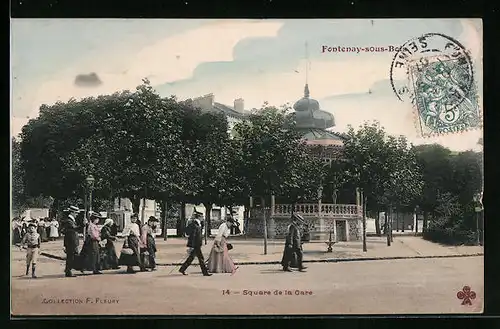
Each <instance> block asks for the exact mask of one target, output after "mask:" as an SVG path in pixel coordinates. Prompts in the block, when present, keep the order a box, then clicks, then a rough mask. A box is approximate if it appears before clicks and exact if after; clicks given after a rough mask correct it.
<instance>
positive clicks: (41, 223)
mask: <svg viewBox="0 0 500 329" xmlns="http://www.w3.org/2000/svg"><path fill="white" fill-rule="evenodd" d="M46 224H47V222H46V221H45V218H40V219H39V220H38V223H37V232H38V234H40V240H41V241H42V242H47V241H49V238H48V237H47V225H46Z"/></svg>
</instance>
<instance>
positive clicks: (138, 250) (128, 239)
mask: <svg viewBox="0 0 500 329" xmlns="http://www.w3.org/2000/svg"><path fill="white" fill-rule="evenodd" d="M79 212H80V209H79V208H78V207H75V206H71V207H69V208H68V209H66V210H64V213H65V217H64V218H63V220H62V221H61V229H62V233H63V235H64V250H65V252H66V267H65V276H66V277H74V276H75V275H74V274H73V273H72V270H79V271H81V272H82V273H84V272H85V271H92V273H93V274H102V272H101V271H102V270H109V269H119V268H120V265H123V266H126V267H127V273H135V271H134V269H133V268H134V267H139V269H140V271H147V270H148V269H150V270H151V271H154V270H156V252H157V248H156V242H155V236H154V232H155V230H156V226H157V223H158V221H157V219H156V218H154V217H150V218H149V220H148V222H147V223H146V224H144V225H141V223H140V221H139V219H138V215H137V214H133V215H132V216H131V223H130V224H129V225H128V226H126V227H125V229H124V230H123V236H124V238H125V239H124V243H123V246H122V250H121V252H120V257H118V256H117V253H116V250H115V245H114V241H116V232H113V227H114V226H115V225H114V222H113V220H112V219H110V218H106V216H101V215H100V214H99V213H96V212H93V213H91V214H90V220H89V222H88V223H84V225H85V228H86V229H85V230H84V232H85V234H84V242H83V246H82V249H81V251H80V252H79V251H78V247H79V237H78V230H79V227H78V224H77V221H76V217H77V215H78V214H79ZM202 219H203V214H202V213H199V212H196V211H195V212H194V213H193V216H192V218H191V219H190V220H189V222H188V224H187V227H186V236H187V247H188V256H187V258H186V260H185V261H184V262H183V264H182V265H181V267H180V268H179V272H180V273H181V274H183V275H187V273H186V270H187V268H188V267H189V266H190V265H191V263H192V262H193V260H194V258H195V257H196V258H198V261H199V264H200V267H201V270H202V273H203V275H204V276H211V275H212V273H234V272H235V271H236V270H237V269H238V267H237V266H236V265H235V264H234V262H233V260H232V259H231V257H230V256H229V250H231V249H233V246H232V244H230V243H228V242H227V239H228V237H229V236H230V235H231V233H232V231H233V232H234V228H235V227H237V226H238V225H237V222H236V221H235V220H234V219H233V218H232V216H230V217H229V219H227V220H226V221H225V222H224V223H222V224H221V225H220V226H219V229H218V232H217V235H216V236H215V239H214V242H213V245H212V248H211V251H210V254H209V257H208V260H207V261H205V259H204V257H203V253H202V250H201V248H202V246H203V234H202V228H203V223H202ZM101 221H104V225H103V226H102V227H101V228H99V226H98V224H99V222H101ZM304 224H305V221H304V219H303V218H302V216H300V215H298V214H293V215H292V219H291V224H290V225H289V226H288V232H287V236H286V241H285V249H284V251H283V257H282V261H281V265H282V266H283V271H286V272H291V269H290V268H298V270H299V271H304V270H305V269H306V267H305V266H303V262H302V261H303V253H302V242H301V235H300V227H301V226H302V225H304ZM37 228H38V225H37V223H35V222H30V223H29V224H28V228H27V229H26V234H25V235H24V236H23V237H22V239H21V241H20V242H19V244H20V245H21V246H25V245H26V246H27V249H26V275H28V274H29V269H30V266H31V269H32V277H34V278H36V274H35V269H36V261H37V258H38V255H39V249H40V244H41V242H42V239H41V234H40V233H39V232H38V231H37Z"/></svg>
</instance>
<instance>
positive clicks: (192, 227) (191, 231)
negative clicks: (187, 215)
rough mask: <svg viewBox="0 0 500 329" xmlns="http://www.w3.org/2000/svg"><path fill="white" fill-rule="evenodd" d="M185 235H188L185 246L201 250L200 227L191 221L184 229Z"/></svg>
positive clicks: (194, 221)
mask: <svg viewBox="0 0 500 329" xmlns="http://www.w3.org/2000/svg"><path fill="white" fill-rule="evenodd" d="M186 233H187V234H188V235H189V237H188V242H187V246H188V247H190V248H201V246H202V244H203V234H202V233H201V225H200V224H198V222H197V221H196V220H192V221H191V222H190V223H189V225H188V226H187V228H186Z"/></svg>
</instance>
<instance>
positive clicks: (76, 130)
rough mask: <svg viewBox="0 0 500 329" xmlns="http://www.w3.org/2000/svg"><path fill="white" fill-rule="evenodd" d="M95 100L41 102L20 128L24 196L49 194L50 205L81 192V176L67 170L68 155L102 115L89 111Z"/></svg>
mask: <svg viewBox="0 0 500 329" xmlns="http://www.w3.org/2000/svg"><path fill="white" fill-rule="evenodd" d="M95 103H96V99H94V98H85V99H83V100H81V101H79V102H77V101H75V100H74V99H71V100H70V101H68V102H67V103H62V102H58V103H56V104H54V105H52V106H47V105H42V106H41V107H40V116H39V117H38V118H36V119H32V120H30V121H29V122H28V124H27V125H25V126H24V127H23V130H22V133H21V164H22V167H23V170H24V173H25V175H24V177H25V191H26V195H27V196H31V197H36V196H39V195H50V196H52V197H54V199H55V200H54V204H53V207H54V208H55V209H57V208H60V202H61V201H62V200H64V199H66V198H68V197H79V196H80V195H81V194H82V188H81V185H82V178H81V177H80V176H79V175H78V174H77V173H74V172H71V171H68V170H67V166H66V162H67V160H68V155H69V154H70V153H71V152H72V151H73V150H74V149H76V148H77V147H78V146H79V145H80V144H81V142H82V141H83V140H85V139H86V138H88V137H89V136H91V135H92V134H93V133H94V132H95V130H96V127H97V126H98V125H99V122H100V121H101V118H99V117H98V116H97V115H95V114H94V113H93V112H92V111H91V110H89V109H91V108H93V106H95Z"/></svg>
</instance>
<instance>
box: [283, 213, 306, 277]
mask: <svg viewBox="0 0 500 329" xmlns="http://www.w3.org/2000/svg"><path fill="white" fill-rule="evenodd" d="M304 223H305V221H304V218H303V217H302V216H301V215H299V214H292V223H291V224H290V225H289V226H288V233H287V235H286V240H285V250H284V252H283V258H282V260H281V265H282V266H283V271H285V272H291V270H290V263H291V262H292V260H293V258H294V254H295V255H296V256H297V267H298V268H299V271H300V272H304V270H305V269H306V267H304V266H303V265H302V258H303V253H302V243H301V241H300V230H299V225H300V224H304Z"/></svg>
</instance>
